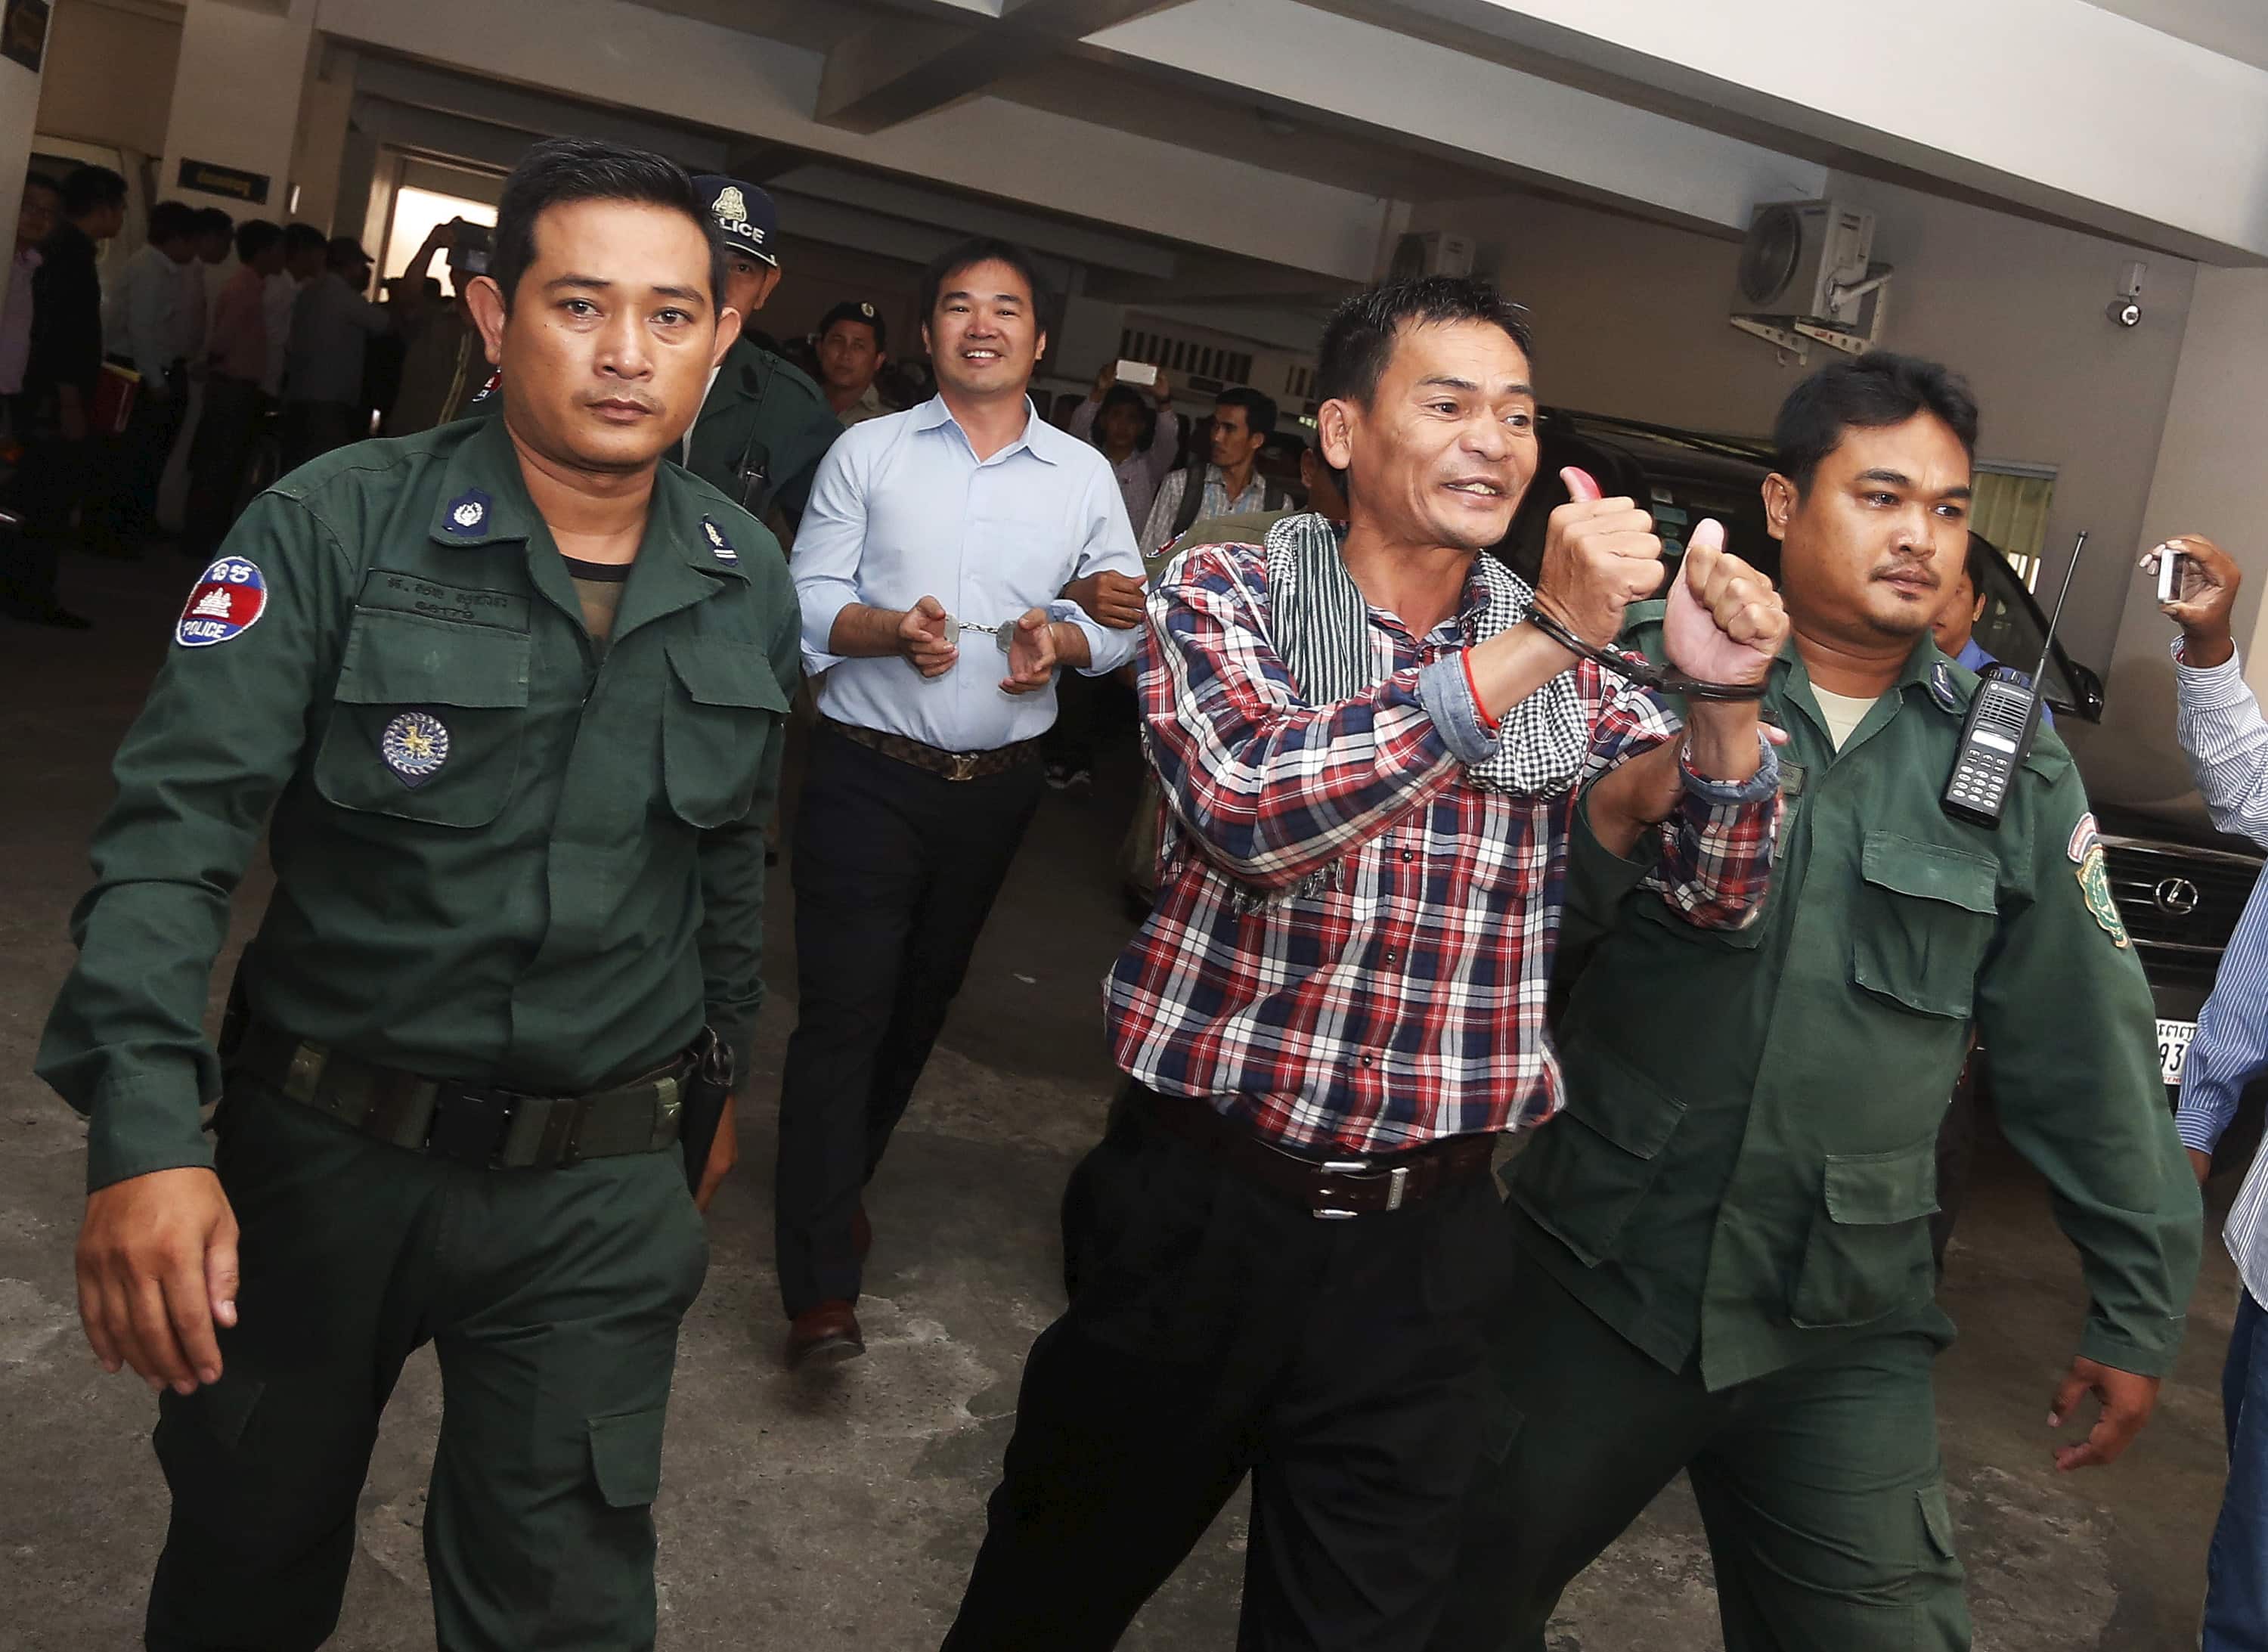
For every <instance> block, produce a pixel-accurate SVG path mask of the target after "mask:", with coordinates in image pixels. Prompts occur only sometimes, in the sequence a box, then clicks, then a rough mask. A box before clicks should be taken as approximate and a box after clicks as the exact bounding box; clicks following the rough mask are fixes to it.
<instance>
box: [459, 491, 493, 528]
mask: <svg viewBox="0 0 2268 1652" xmlns="http://www.w3.org/2000/svg"><path fill="white" fill-rule="evenodd" d="M492 503H494V501H492V500H491V499H490V498H489V496H488V495H487V494H485V493H483V492H482V491H481V490H479V489H478V488H468V489H466V490H464V491H463V492H462V493H460V494H459V495H458V496H457V497H456V498H453V499H452V500H450V501H449V517H448V526H449V531H450V532H451V533H453V534H477V533H479V532H480V531H481V530H482V528H484V527H487V526H488V525H489V507H490V505H491V504H492Z"/></svg>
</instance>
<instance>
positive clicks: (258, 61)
mask: <svg viewBox="0 0 2268 1652" xmlns="http://www.w3.org/2000/svg"><path fill="white" fill-rule="evenodd" d="M314 24H315V0H290V4H289V5H288V6H287V7H286V8H284V10H283V11H281V12H280V13H279V12H277V11H260V10H255V9H254V8H253V7H250V6H245V5H239V4H232V0H188V6H187V8H186V10H185V11H184V12H183V14H182V18H181V55H180V67H179V68H178V69H176V70H175V71H174V76H173V110H172V114H171V115H170V116H169V117H168V119H167V121H166V159H165V162H164V165H163V167H162V169H161V171H160V172H159V173H158V199H159V200H168V199H172V200H180V201H186V202H188V203H189V204H190V205H191V206H198V207H203V206H217V207H221V208H224V209H225V210H227V212H228V213H229V215H230V216H231V217H232V218H237V219H239V220H241V219H244V218H271V219H273V220H275V221H276V223H279V224H280V223H283V222H284V221H285V220H286V219H287V218H290V217H291V159H292V154H293V150H294V147H295V140H296V139H297V137H298V131H299V122H300V110H301V103H302V100H303V94H304V92H305V89H306V85H307V81H308V78H309V77H310V73H311V70H312V64H311V63H310V62H309V56H310V54H311V52H312V50H313V43H314ZM184 161H203V162H205V163H206V164H208V165H210V166H225V167H228V168H231V169H232V170H234V171H239V172H246V173H256V174H258V175H259V176H261V177H264V178H266V179H267V180H268V197H267V199H266V200H265V201H261V202H256V203H255V202H252V201H249V200H247V198H246V197H245V196H244V195H241V194H232V193H229V192H228V191H226V190H224V189H218V188H215V189H203V190H200V189H194V188H185V187H184V186H183V185H182V183H181V181H180V177H181V163H182V162H184Z"/></svg>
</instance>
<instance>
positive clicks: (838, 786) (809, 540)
mask: <svg viewBox="0 0 2268 1652" xmlns="http://www.w3.org/2000/svg"><path fill="white" fill-rule="evenodd" d="M922 296H923V313H924V317H925V318H926V319H925V320H924V323H923V327H922V333H923V342H924V344H925V345H927V347H928V349H929V351H930V355H931V358H932V360H933V361H934V362H935V364H936V369H937V379H938V395H936V396H935V397H934V398H932V400H930V401H928V402H924V403H923V404H922V405H921V406H919V407H917V408H913V409H909V410H908V411H906V412H903V413H894V414H891V415H889V416H887V417H883V418H876V419H869V420H867V421H866V422H865V423H864V424H859V425H858V426H856V427H855V428H853V429H851V430H849V431H844V432H843V436H842V438H841V439H839V440H837V441H836V444H835V445H834V446H833V447H832V448H831V449H829V450H828V455H827V457H826V459H825V460H823V461H821V465H820V468H819V475H818V476H817V478H816V480H814V483H812V489H811V502H810V505H808V507H807V508H806V511H805V513H804V518H803V526H802V527H801V529H800V530H799V533H798V534H797V536H796V546H795V564H794V571H795V586H796V596H797V599H798V601H799V602H800V604H801V606H802V609H803V660H804V667H805V669H806V671H807V672H808V673H809V674H810V675H812V676H813V677H814V679H815V680H816V681H817V683H818V691H817V697H818V703H819V713H820V725H819V729H818V731H817V733H816V734H815V735H814V738H813V740H812V749H811V760H810V764H809V767H808V769H807V770H806V775H805V778H804V784H803V795H802V801H801V804H800V806H799V810H798V813H797V817H796V825H795V843H794V865H793V881H794V885H795V933H796V967H797V978H798V981H799V989H800V990H799V1005H798V1014H797V1021H796V1029H795V1034H794V1036H792V1038H791V1039H790V1040H789V1041H788V1048H787V1058H786V1061H785V1064H784V1072H783V1073H782V1076H781V1084H780V1143H779V1168H778V1188H777V1200H776V1208H777V1238H778V1265H779V1275H780V1294H781V1296H782V1299H783V1301H784V1304H785V1307H786V1309H787V1315H788V1319H789V1321H790V1329H789V1332H788V1341H787V1349H786V1353H787V1361H788V1364H789V1365H790V1366H791V1367H798V1366H801V1365H805V1364H806V1363H811V1362H826V1363H831V1362H833V1361H839V1360H843V1359H847V1358H851V1357H852V1356H854V1355H856V1354H858V1353H863V1352H864V1351H865V1343H864V1341H863V1339H862V1337H861V1334H860V1331H859V1329H858V1313H857V1306H858V1287H859V1282H860V1275H861V1271H862V1267H863V1265H864V1263H865V1254H866V1250H867V1247H868V1245H869V1244H870V1243H871V1242H872V1238H873V1233H872V1229H871V1228H869V1227H868V1225H867V1222H866V1214H865V1206H864V1202H863V1197H862V1195H863V1190H864V1188H865V1184H866V1182H867V1181H868V1180H869V1179H870V1178H871V1177H872V1176H873V1173H874V1169H875V1167H876V1166H877V1165H878V1164H880V1162H881V1157H882V1152H883V1149H884V1148H885V1147H887V1145H888V1143H889V1139H890V1132H891V1130H892V1129H893V1128H894V1127H895V1125H896V1124H897V1122H898V1119H899V1117H900V1116H901V1115H902V1114H903V1113H904V1111H905V1108H906V1102H907V1100H908V1098H909V1096H910V1095H912V1094H913V1088H914V1084H915V1081H916V1080H918V1079H919V1078H920V1077H921V1072H922V1068H923V1066H924V1065H925V1064H926V1063H927V1061H928V1059H929V1052H930V1049H931V1046H932V1045H933V1044H935V1043H936V1042H937V1036H938V1032H939V1029H941V1028H942V1027H943V1026H944V1024H945V1016H946V1010H947V1009H948V1008H949V1007H951V1005H952V1002H953V999H954V994H955V993H956V992H959V991H960V988H961V977H962V975H963V974H964V973H965V972H966V971H967V970H968V957H969V954H970V952H971V951H972V950H974V948H975V947H976V937H977V934H978V932H979V931H981V930H982V929H983V926H984V919H985V917H986V915H987V914H988V913H989V912H990V911H991V907H992V902H993V898H994V897H995V896H997V895H998V893H999V890H1000V886H1001V884H1002V882H1003V881H1005V879H1006V877H1007V874H1008V867H1009V863H1010V862H1011V861H1012V860H1013V859H1014V858H1015V853H1016V847H1017V845H1018V844H1020V842H1021V841H1022V840H1023V836H1024V829H1025V828H1026V826H1027V825H1028V824H1029V823H1030V822H1031V818H1032V814H1033V811H1034V810H1035V808H1037V807H1038V804H1039V799H1040V793H1041V791H1042V779H1041V768H1040V761H1039V759H1040V752H1039V739H1040V736H1041V735H1042V734H1045V733H1046V732H1047V730H1048V727H1049V725H1050V724H1051V723H1053V722H1054V721H1055V716H1056V691H1055V677H1056V672H1057V668H1058V667H1064V666H1068V667H1072V668H1073V669H1076V670H1079V671H1081V672H1084V673H1085V674H1086V675H1089V676H1100V675H1103V674H1104V673H1105V672H1108V671H1111V670H1114V669H1116V667H1119V666H1120V665H1123V664H1124V663H1125V662H1126V660H1129V659H1130V658H1131V657H1132V655H1133V653H1134V647H1135V644H1136V641H1137V640H1138V638H1139V636H1140V633H1139V632H1138V631H1113V630H1107V629H1105V628H1104V627H1102V626H1101V625H1098V624H1097V623H1095V622H1094V619H1092V618H1091V617H1090V616H1088V615H1087V614H1086V612H1085V611H1084V610H1083V609H1081V608H1079V606H1078V605H1077V604H1075V603H1072V602H1070V601H1064V600H1062V599H1060V598H1059V597H1058V596H1057V593H1059V592H1061V591H1063V590H1064V588H1065V587H1066V586H1071V584H1073V583H1074V582H1075V581H1080V580H1086V579H1090V578H1091V577H1092V576H1094V575H1097V574H1101V573H1104V572H1111V573H1117V574H1121V575H1123V576H1125V577H1126V578H1128V579H1134V580H1139V579H1140V578H1141V576H1142V563H1141V558H1140V557H1138V555H1137V554H1136V552H1135V549H1134V531H1133V528H1132V527H1131V525H1130V524H1129V522H1128V521H1127V520H1126V506H1125V504H1124V502H1123V500H1122V499H1121V498H1120V496H1119V491H1118V483H1117V480H1116V477H1115V476H1113V475H1112V474H1111V469H1110V466H1109V463H1108V461H1106V460H1105V459H1104V458H1103V457H1102V455H1101V453H1099V452H1097V451H1096V450H1095V449H1094V447H1093V446H1089V445H1088V444H1087V443H1086V442H1082V441H1079V440H1078V439H1075V438H1073V437H1071V436H1070V435H1068V434H1067V433H1065V432H1064V431H1059V430H1057V429H1056V428H1055V427H1054V426H1053V425H1051V424H1049V423H1048V422H1047V421H1046V420H1044V419H1042V418H1041V417H1039V416H1038V415H1037V414H1036V413H1035V411H1034V410H1033V409H1032V405H1031V402H1030V399H1029V397H1028V395H1027V387H1028V386H1029V385H1030V382H1031V377H1032V370H1033V365H1034V364H1035V362H1036V361H1037V360H1038V358H1039V357H1040V356H1041V355H1042V353H1044V352H1045V350H1046V349H1047V335H1046V333H1045V331H1044V330H1043V329H1042V325H1041V321H1040V316H1041V313H1042V311H1043V310H1044V309H1045V307H1046V293H1045V290H1044V285H1043V283H1042V279H1041V277H1040V275H1039V272H1038V270H1037V269H1036V268H1035V265H1034V264H1033V262H1032V260H1031V257H1030V255H1029V254H1027V253H1025V252H1024V251H1023V250H1022V249H1020V248H1019V247H1013V246H1010V245H1008V244H1006V243H1005V242H1000V241H992V240H973V241H968V242H964V243H962V244H961V246H959V247H954V248H953V249H951V250H950V251H948V252H947V253H946V254H943V255H942V256H940V257H939V259H938V260H937V261H936V262H933V263H932V264H931V266H930V267H929V269H928V270H927V271H926V272H924V278H923V291H922ZM822 674H823V675H822Z"/></svg>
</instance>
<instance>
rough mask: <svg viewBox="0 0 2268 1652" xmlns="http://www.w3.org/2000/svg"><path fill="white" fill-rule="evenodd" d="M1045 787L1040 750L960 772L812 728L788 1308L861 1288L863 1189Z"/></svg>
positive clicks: (784, 1295) (791, 1093) (790, 1069)
mask: <svg viewBox="0 0 2268 1652" xmlns="http://www.w3.org/2000/svg"><path fill="white" fill-rule="evenodd" d="M1041 786H1042V779H1041V771H1040V765H1039V764H1038V763H1025V764H1023V765H1022V766H1020V767H1019V768H1015V769H1012V770H1010V771H1007V772H1006V773H1005V774H997V775H991V776H988V777H987V778H983V779H981V780H962V781H954V780H948V779H946V778H944V777H943V776H941V775H935V774H932V773H930V772H929V771H926V770H924V769H917V768H915V767H914V766H913V765H912V764H910V763H901V762H899V761H898V760H897V759H896V758H895V757H886V756H882V754H881V753H880V752H878V751H873V750H870V749H867V748H866V747H865V746H861V745H858V744H857V743H856V742H855V741H850V740H846V739H845V738H843V736H842V735H841V734H836V733H835V732H834V731H833V730H832V729H830V728H828V726H827V725H825V724H824V723H822V724H821V725H820V726H819V727H818V728H817V730H816V731H815V732H814V734H813V736H812V741H811V762H810V765H809V768H808V769H807V770H806V773H805V776H804V782H803V800H802V803H801V805H800V807H799V809H798V811H797V814H796V822H795V856H794V865H793V869H792V879H793V882H794V886H795V950H796V980H797V985H798V992H799V995H800V996H799V1004H798V1007H797V1014H796V1025H795V1032H794V1035H793V1036H792V1037H791V1038H789V1040H788V1045H787V1057H786V1060H785V1062H784V1066H783V1071H782V1073H781V1080H780V1124H779V1130H780V1137H779V1175H778V1185H777V1194H776V1197H775V1200H774V1205H775V1208H776V1211H777V1216H776V1221H777V1242H778V1258H779V1275H780V1295H781V1299H782V1301H783V1302H784V1304H785V1306H786V1309H787V1312H788V1316H789V1317H790V1318H793V1317H794V1316H796V1315H798V1314H801V1313H804V1312H806V1311H807V1310H808V1309H813V1308H815V1307H817V1306H818V1305H819V1304H820V1303H821V1302H857V1301H858V1284H859V1266H858V1257H857V1256H856V1254H855V1253H854V1250H853V1247H852V1244H851V1221H852V1217H853V1215H854V1214H855V1213H856V1212H857V1211H858V1199H859V1194H860V1192H861V1191H862V1190H863V1189H864V1188H865V1185H866V1184H867V1182H868V1181H869V1180H870V1179H872V1177H873V1174H874V1171H875V1169H876V1167H877V1166H879V1165H880V1163H881V1162H882V1153H883V1150H884V1149H885V1148H886V1147H888V1146H889V1140H890V1132H892V1131H893V1130H895V1128H897V1123H898V1120H899V1119H900V1118H901V1117H903V1116H904V1113H905V1110H906V1103H907V1101H908V1100H909V1098H910V1097H911V1096H912V1095H913V1092H914V1085H915V1083H916V1081H917V1080H919V1079H920V1077H921V1073H922V1068H923V1067H924V1066H926V1065H927V1064H928V1061H929V1052H930V1051H931V1049H932V1046H934V1045H935V1044H936V1043H937V1036H938V1033H939V1030H941V1029H943V1027H944V1026H945V1017H946V1011H947V1010H948V1009H950V1008H951V1007H952V1005H953V999H954V994H956V993H957V992H960V991H961V977H963V976H964V975H966V974H967V973H968V957H969V954H970V953H971V952H973V951H974V950H975V949H976V937H977V934H978V933H979V932H980V931H981V930H983V927H984V919H985V917H986V915H987V914H989V913H990V911H991V910H992V903H993V901H994V899H995V898H996V897H998V895H999V893H1000V886H1001V884H1002V883H1003V882H1005V881H1006V879H1007V876H1008V867H1009V865H1010V863H1011V862H1013V860H1014V859H1015V858H1016V847H1017V845H1018V844H1020V843H1021V842H1022V841H1023V837H1024V829H1025V828H1026V827H1027V826H1028V825H1029V824H1030V823H1031V819H1032V814H1033V811H1034V810H1035V809H1036V808H1038V807H1039V800H1040V792H1041Z"/></svg>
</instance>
